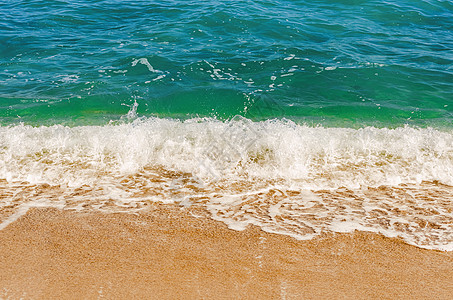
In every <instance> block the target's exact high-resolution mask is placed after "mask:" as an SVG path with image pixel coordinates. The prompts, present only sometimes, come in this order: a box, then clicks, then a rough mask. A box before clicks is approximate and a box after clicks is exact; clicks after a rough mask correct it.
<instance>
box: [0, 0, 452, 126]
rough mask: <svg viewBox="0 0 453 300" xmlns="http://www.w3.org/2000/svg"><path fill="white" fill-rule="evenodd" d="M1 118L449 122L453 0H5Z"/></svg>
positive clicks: (1, 9)
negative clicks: (131, 114)
mask: <svg viewBox="0 0 453 300" xmlns="http://www.w3.org/2000/svg"><path fill="white" fill-rule="evenodd" d="M0 20H1V21H0V106H1V107H0V122H1V123H2V124H3V125H7V124H11V123H17V122H24V123H27V124H34V125H40V124H54V123H55V124H69V125H80V124H105V123H107V122H108V121H110V120H116V119H118V118H120V116H122V115H124V114H126V113H127V112H128V110H129V109H128V107H127V106H125V105H131V104H132V103H134V101H137V103H138V104H139V106H138V111H137V113H138V114H139V115H146V116H159V117H177V118H190V117H195V116H202V117H205V116H208V117H215V118H219V119H228V118H231V117H234V116H235V115H242V116H245V117H248V118H251V119H269V118H274V117H279V118H282V117H286V118H289V119H292V120H296V121H297V122H308V123H310V124H312V123H314V124H322V125H327V126H346V127H361V126H366V125H374V126H379V127H385V126H391V127H395V126H401V125H404V124H411V125H412V124H414V125H417V126H435V127H438V126H449V127H450V126H451V123H452V120H453V98H452V94H453V21H452V20H453V3H452V2H451V1H437V0H430V1H421V0H410V1H409V0H402V1H352V0H351V1H344V0H343V1H201V2H200V1H1V4H0Z"/></svg>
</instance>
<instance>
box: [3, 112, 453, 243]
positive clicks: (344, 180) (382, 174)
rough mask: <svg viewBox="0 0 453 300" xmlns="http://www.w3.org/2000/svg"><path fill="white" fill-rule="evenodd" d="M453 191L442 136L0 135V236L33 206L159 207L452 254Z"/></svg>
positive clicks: (183, 126)
mask: <svg viewBox="0 0 453 300" xmlns="http://www.w3.org/2000/svg"><path fill="white" fill-rule="evenodd" d="M452 186H453V131H451V130H450V131H449V130H444V131H442V130H437V129H432V128H413V127H408V126H406V127H399V128H394V129H390V128H375V127H366V128H361V129H351V128H325V127H312V126H306V125H300V124H296V123H294V122H292V121H289V120H267V121H262V122H252V121H250V120H248V119H245V118H243V117H235V118H233V119H231V120H229V121H219V120H216V119H211V118H199V119H190V120H185V121H183V120H178V119H160V118H139V119H136V120H134V121H133V122H130V123H111V124H109V125H105V126H79V127H66V126H62V125H54V126H41V127H32V126H27V125H17V126H7V127H0V188H1V193H2V197H1V199H2V200H1V201H0V203H1V206H0V212H1V214H0V216H2V218H3V223H5V222H6V223H5V224H9V223H8V222H11V220H10V219H8V218H10V217H11V216H16V215H17V212H18V211H19V212H23V211H24V209H25V208H27V209H28V208H29V207H33V206H38V205H39V206H59V207H63V208H66V209H76V210H81V209H90V208H91V209H101V210H105V211H111V210H124V211H135V210H138V209H144V208H146V206H147V203H148V204H149V202H150V201H151V202H152V201H161V202H166V203H178V204H180V205H181V206H183V207H190V206H198V207H203V208H204V209H205V211H206V212H209V215H210V216H211V217H212V218H214V219H216V220H219V221H223V222H225V223H226V224H228V225H229V226H230V228H232V229H244V228H246V227H247V226H248V225H249V224H254V225H258V226H260V227H261V228H263V229H264V230H267V231H270V232H276V233H281V234H288V235H291V236H294V237H295V238H299V239H306V238H310V237H313V236H316V235H319V234H320V233H321V232H326V231H333V232H345V231H351V230H366V231H375V232H380V233H383V234H385V235H387V236H399V237H401V238H403V239H404V240H405V241H406V242H408V243H411V244H413V245H417V246H420V247H425V248H432V249H442V250H453V234H452V232H453V225H452V224H453V213H452V210H451V207H452V199H453V187H452ZM5 220H6V221H5ZM8 220H9V221H8ZM5 226H6V225H5Z"/></svg>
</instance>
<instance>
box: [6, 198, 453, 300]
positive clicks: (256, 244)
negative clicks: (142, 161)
mask: <svg viewBox="0 0 453 300" xmlns="http://www.w3.org/2000/svg"><path fill="white" fill-rule="evenodd" d="M192 213H194V212H191V211H189V210H187V209H182V208H180V207H177V206H172V205H163V204H155V205H154V206H153V207H152V208H151V209H150V210H149V211H148V212H143V213H140V214H138V215H133V214H126V213H116V214H113V213H112V214H105V213H101V212H90V213H84V212H70V211H61V210H57V209H50V208H48V209H45V208H40V209H37V208H34V209H31V210H30V211H29V212H28V213H27V214H26V215H24V216H23V217H21V218H20V219H19V220H18V221H16V222H14V223H12V224H10V225H9V226H8V227H6V228H5V229H3V230H2V231H0V262H1V265H0V299H3V298H4V299H8V298H12V299H17V298H20V297H22V298H25V299H29V298H30V299H31V298H33V299H57V298H58V299H62V298H67V299H98V298H105V299H112V298H115V299H143V298H151V299H164V298H165V299H202V298H207V299H310V298H332V299H334V298H362V299H365V298H366V299H369V298H376V299H382V298H392V299H396V298H412V299H415V298H425V299H452V297H453V254H452V253H447V252H440V251H432V250H423V249H419V248H416V247H413V246H410V245H407V244H405V243H403V242H402V241H399V240H397V239H390V238H385V237H382V236H380V235H376V234H370V233H359V232H357V233H354V234H336V235H326V236H322V237H320V238H317V239H315V240H311V241H297V240H295V239H293V238H290V237H286V236H281V235H275V234H269V233H266V232H263V231H261V230H260V229H258V228H256V227H251V228H249V229H247V230H245V231H242V232H238V231H233V230H229V229H228V228H227V227H226V226H225V225H223V224H221V223H219V222H216V221H213V220H210V219H208V218H205V217H199V218H196V217H193V216H192ZM195 213H196V212H195Z"/></svg>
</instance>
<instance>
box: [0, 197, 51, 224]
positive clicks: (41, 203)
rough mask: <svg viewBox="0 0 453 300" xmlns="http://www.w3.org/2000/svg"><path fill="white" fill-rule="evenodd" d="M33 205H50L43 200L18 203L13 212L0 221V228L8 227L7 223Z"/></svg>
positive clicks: (20, 215)
mask: <svg viewBox="0 0 453 300" xmlns="http://www.w3.org/2000/svg"><path fill="white" fill-rule="evenodd" d="M33 207H50V205H49V204H48V203H47V202H45V201H32V202H27V203H23V204H21V205H19V207H18V208H17V210H16V212H15V213H13V214H12V215H11V216H9V217H8V218H6V220H5V221H3V222H2V223H0V230H3V229H5V228H6V227H8V225H10V224H12V223H14V222H15V221H17V220H18V219H19V218H20V217H22V216H23V215H25V214H26V213H27V212H28V210H29V209H30V208H33ZM52 207H55V206H54V205H52Z"/></svg>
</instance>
